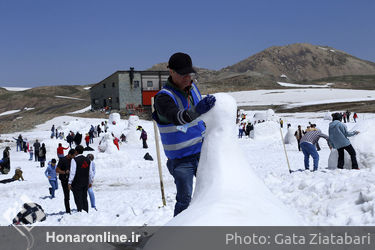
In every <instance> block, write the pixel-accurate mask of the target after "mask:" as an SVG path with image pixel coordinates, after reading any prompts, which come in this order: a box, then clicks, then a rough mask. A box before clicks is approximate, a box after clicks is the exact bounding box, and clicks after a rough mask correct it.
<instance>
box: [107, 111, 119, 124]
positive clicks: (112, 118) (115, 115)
mask: <svg viewBox="0 0 375 250" xmlns="http://www.w3.org/2000/svg"><path fill="white" fill-rule="evenodd" d="M120 120H121V117H120V114H119V113H111V114H110V115H109V118H108V122H109V124H118V123H119V122H120ZM113 122H114V123H113Z"/></svg>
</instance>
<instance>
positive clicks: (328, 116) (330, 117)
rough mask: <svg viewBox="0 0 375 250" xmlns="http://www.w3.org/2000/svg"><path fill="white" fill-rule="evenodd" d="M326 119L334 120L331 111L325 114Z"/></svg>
mask: <svg viewBox="0 0 375 250" xmlns="http://www.w3.org/2000/svg"><path fill="white" fill-rule="evenodd" d="M324 120H328V121H331V120H332V115H331V113H330V112H327V113H325V114H324Z"/></svg>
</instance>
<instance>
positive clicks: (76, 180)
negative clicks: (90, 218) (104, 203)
mask: <svg viewBox="0 0 375 250" xmlns="http://www.w3.org/2000/svg"><path fill="white" fill-rule="evenodd" d="M75 150H76V151H77V156H76V157H75V158H74V159H73V160H72V161H71V164H70V174H69V181H68V188H69V190H72V191H73V196H74V202H75V203H76V206H77V210H78V212H81V211H82V210H85V211H86V212H87V213H88V212H89V206H88V201H87V191H88V189H89V188H90V187H91V184H92V181H93V172H92V166H91V161H90V160H89V159H88V158H87V157H86V156H83V155H82V153H83V146H82V145H78V146H77V147H76V148H75Z"/></svg>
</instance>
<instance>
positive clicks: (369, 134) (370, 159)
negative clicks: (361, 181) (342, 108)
mask: <svg viewBox="0 0 375 250" xmlns="http://www.w3.org/2000/svg"><path fill="white" fill-rule="evenodd" d="M352 130H356V131H359V132H360V133H359V134H358V135H356V136H354V137H351V138H350V141H351V142H352V144H353V147H354V149H355V150H356V152H357V161H358V164H359V166H360V167H361V166H362V167H365V168H375V143H374V138H375V130H374V122H373V121H370V120H363V121H359V122H358V123H357V124H356V125H355V126H354V127H353V129H352Z"/></svg>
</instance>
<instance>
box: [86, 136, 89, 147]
mask: <svg viewBox="0 0 375 250" xmlns="http://www.w3.org/2000/svg"><path fill="white" fill-rule="evenodd" d="M85 142H86V147H89V145H90V135H89V134H86V136H85Z"/></svg>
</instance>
